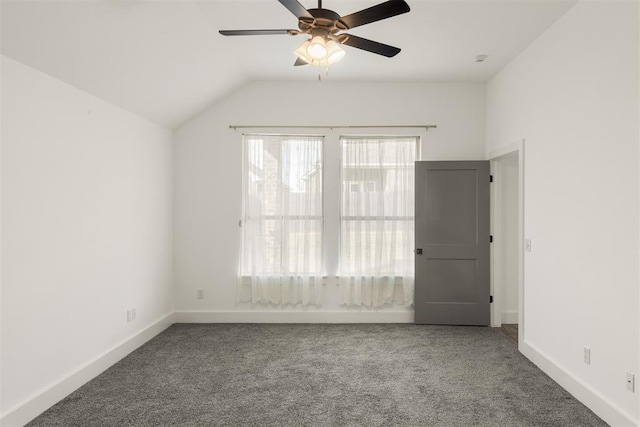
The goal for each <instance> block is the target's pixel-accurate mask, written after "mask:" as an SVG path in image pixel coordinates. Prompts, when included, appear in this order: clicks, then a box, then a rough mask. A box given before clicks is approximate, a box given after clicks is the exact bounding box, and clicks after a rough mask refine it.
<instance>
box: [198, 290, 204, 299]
mask: <svg viewBox="0 0 640 427" xmlns="http://www.w3.org/2000/svg"><path fill="white" fill-rule="evenodd" d="M198 299H204V289H198Z"/></svg>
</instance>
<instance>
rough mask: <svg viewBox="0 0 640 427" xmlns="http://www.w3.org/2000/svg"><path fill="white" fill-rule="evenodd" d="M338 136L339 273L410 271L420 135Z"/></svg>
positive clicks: (411, 267) (370, 274)
mask: <svg viewBox="0 0 640 427" xmlns="http://www.w3.org/2000/svg"><path fill="white" fill-rule="evenodd" d="M340 141H341V150H342V161H341V179H342V197H341V208H340V213H341V232H340V275H345V276H357V275H366V276H376V275H378V276H379V275H397V276H403V275H407V274H412V272H413V255H412V254H413V233H414V221H413V216H414V213H413V212H414V201H413V199H414V162H415V160H416V152H417V144H418V139H417V138H416V137H380V138H348V137H343V138H341V139H340Z"/></svg>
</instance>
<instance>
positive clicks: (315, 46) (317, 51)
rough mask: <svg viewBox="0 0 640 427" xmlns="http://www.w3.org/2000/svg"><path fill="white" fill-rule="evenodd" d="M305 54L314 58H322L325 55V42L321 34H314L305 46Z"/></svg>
mask: <svg viewBox="0 0 640 427" xmlns="http://www.w3.org/2000/svg"><path fill="white" fill-rule="evenodd" d="M307 54H308V55H309V56H310V57H311V58H313V59H315V60H318V61H320V60H323V59H325V58H326V57H327V42H326V41H325V40H324V37H322V36H315V37H313V38H312V39H311V42H310V43H309V45H308V46H307Z"/></svg>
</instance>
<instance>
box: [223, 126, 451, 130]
mask: <svg viewBox="0 0 640 427" xmlns="http://www.w3.org/2000/svg"><path fill="white" fill-rule="evenodd" d="M437 127H438V126H437V125H387V126H383V125H372V126H364V125H358V126H299V125H298V126H257V125H229V128H230V129H233V130H236V129H256V128H258V129H282V128H285V129H286V128H288V129H367V128H377V129H379V128H387V129H389V128H414V129H415V128H425V129H426V130H429V129H435V128H437Z"/></svg>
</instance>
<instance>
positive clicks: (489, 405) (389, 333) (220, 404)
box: [29, 324, 606, 427]
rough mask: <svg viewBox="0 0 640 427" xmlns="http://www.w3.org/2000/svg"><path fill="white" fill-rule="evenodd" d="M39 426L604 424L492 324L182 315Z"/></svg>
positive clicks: (41, 419) (45, 416)
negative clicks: (198, 320) (198, 319)
mask: <svg viewBox="0 0 640 427" xmlns="http://www.w3.org/2000/svg"><path fill="white" fill-rule="evenodd" d="M29 425H30V426H162V425H179V426H209V425H261V426H262V425H310V426H312V425H339V426H343V425H363V426H375V425H403V426H416V425H427V426H468V425H482V426H563V427H566V426H602V425H606V424H605V423H604V422H603V421H602V420H600V419H599V418H598V417H597V416H596V415H594V414H593V413H592V412H591V411H590V410H589V409H587V408H586V407H585V406H584V405H582V404H581V403H580V402H578V401H577V400H575V399H574V398H573V397H572V396H571V395H570V394H569V393H567V392H566V391H565V390H564V389H562V388H561V387H560V386H559V385H557V384H556V383H554V382H553V381H552V380H551V379H550V378H549V377H547V376H546V375H545V374H544V373H542V372H541V371H540V370H539V369H538V368H536V367H535V366H534V365H533V364H532V363H530V362H529V361H528V360H527V359H525V358H524V357H523V356H522V355H521V354H519V353H518V352H517V350H516V349H515V348H514V347H513V345H511V344H510V343H509V342H508V341H507V339H506V338H505V337H504V336H503V334H501V333H500V332H499V331H497V330H494V329H491V328H475V327H452V326H415V325H406V324H405V325H397V324H396V325H393V324H381V325H299V324H298V325H252V324H206V325H202V324H198V325H196V324H176V325H173V326H171V327H170V328H169V329H167V330H166V331H165V332H163V333H162V334H160V335H158V336H157V337H156V338H154V339H153V340H151V341H150V342H148V343H147V344H145V345H144V346H142V347H141V348H139V349H138V350H136V351H135V352H133V353H132V354H130V355H129V356H128V357H126V358H125V359H123V360H122V361H120V362H119V363H117V364H116V365H114V366H113V367H111V368H110V369H109V370H107V371H106V372H105V373H103V374H102V375H100V376H99V377H97V378H95V379H94V380H93V381H90V382H89V383H87V384H86V385H85V386H83V387H81V388H80V389H79V390H77V391H75V392H74V393H72V394H71V395H70V396H68V397H67V398H66V399H64V400H63V401H61V402H60V403H58V404H57V405H55V406H53V407H52V408H50V409H49V410H48V411H46V412H45V413H44V414H42V415H41V416H40V417H38V418H36V419H35V420H34V421H32V422H31V423H30V424H29Z"/></svg>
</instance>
